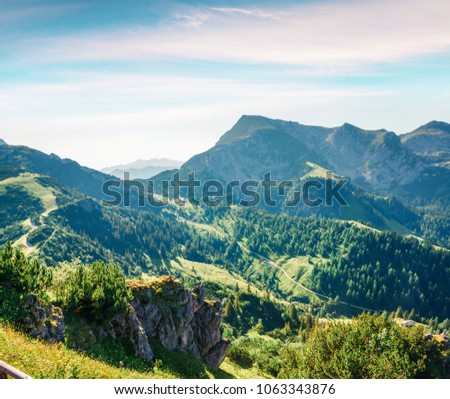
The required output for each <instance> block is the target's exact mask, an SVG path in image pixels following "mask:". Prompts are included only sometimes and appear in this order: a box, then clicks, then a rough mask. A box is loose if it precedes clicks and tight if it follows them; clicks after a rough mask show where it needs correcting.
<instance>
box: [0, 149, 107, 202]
mask: <svg viewBox="0 0 450 399" xmlns="http://www.w3.org/2000/svg"><path fill="white" fill-rule="evenodd" d="M0 166H1V167H3V168H11V169H16V170H19V171H25V172H29V173H36V174H39V175H47V176H51V177H52V178H53V179H54V180H56V181H58V182H60V183H61V184H64V185H66V186H68V187H71V188H72V189H75V190H77V191H79V192H80V193H83V194H86V195H90V196H92V197H95V198H99V199H101V198H102V196H103V195H102V184H103V183H104V182H105V181H107V180H111V179H112V177H111V176H108V175H105V174H103V173H100V172H97V171H96V170H93V169H89V168H87V167H84V166H81V165H80V164H78V163H77V162H75V161H72V160H70V159H61V158H60V157H58V156H57V155H55V154H51V155H47V154H44V153H43V152H41V151H38V150H34V149H31V148H28V147H24V146H10V145H2V146H0Z"/></svg>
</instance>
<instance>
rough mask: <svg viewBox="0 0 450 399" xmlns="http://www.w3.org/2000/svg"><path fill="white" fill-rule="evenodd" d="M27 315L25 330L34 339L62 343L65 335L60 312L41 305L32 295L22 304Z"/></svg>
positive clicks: (49, 305)
mask: <svg viewBox="0 0 450 399" xmlns="http://www.w3.org/2000/svg"><path fill="white" fill-rule="evenodd" d="M24 309H25V311H26V313H27V316H26V318H25V323H24V324H25V329H26V330H27V331H28V332H30V334H31V335H32V336H33V337H34V338H38V339H42V340H44V341H47V342H62V341H63V340H64V335H65V333H66V330H65V323H64V316H63V313H62V310H61V309H60V308H58V307H56V306H53V305H52V304H43V303H42V302H41V300H40V299H39V298H38V297H37V296H36V295H34V294H30V295H29V296H28V297H27V299H26V300H25V303H24Z"/></svg>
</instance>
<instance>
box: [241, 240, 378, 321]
mask: <svg viewBox="0 0 450 399" xmlns="http://www.w3.org/2000/svg"><path fill="white" fill-rule="evenodd" d="M238 244H239V246H240V247H241V248H242V249H244V250H245V251H247V252H248V253H250V254H252V255H254V256H256V257H258V258H259V259H261V260H263V261H265V262H266V263H268V264H270V265H271V266H273V267H275V268H276V269H278V270H279V271H281V272H282V273H283V274H284V275H285V276H286V278H288V279H289V281H291V282H292V283H294V284H295V285H297V286H299V287H300V288H302V289H304V290H305V291H306V292H309V293H310V294H312V295H315V296H317V297H318V298H322V299H333V298H332V297H330V296H327V295H323V294H320V293H319V292H316V291H313V290H311V289H309V288H307V287H305V286H304V285H303V284H301V283H299V282H298V281H296V280H294V279H293V278H292V277H291V276H290V275H289V274H288V273H287V272H286V270H284V269H283V268H282V267H281V266H279V265H277V264H276V263H275V262H274V261H273V260H271V259H269V258H267V257H265V256H263V255H261V254H258V253H256V252H254V251H252V250H250V249H249V248H247V247H246V246H245V245H244V244H242V243H238ZM339 304H340V305H345V306H350V307H352V308H355V309H359V310H364V311H367V312H382V310H379V309H378V310H377V309H370V308H365V307H363V306H357V305H353V304H351V303H348V302H345V301H339Z"/></svg>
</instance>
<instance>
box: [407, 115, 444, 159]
mask: <svg viewBox="0 0 450 399" xmlns="http://www.w3.org/2000/svg"><path fill="white" fill-rule="evenodd" d="M401 141H402V143H403V144H404V145H405V147H406V148H408V149H409V150H410V151H412V152H413V153H415V154H416V155H418V156H420V157H423V158H425V159H427V160H429V161H431V162H433V163H435V164H438V165H441V166H446V167H450V124H448V123H445V122H437V121H432V122H429V123H427V124H426V125H423V126H420V127H419V128H417V129H416V130H413V131H412V132H410V133H406V134H403V135H402V136H401Z"/></svg>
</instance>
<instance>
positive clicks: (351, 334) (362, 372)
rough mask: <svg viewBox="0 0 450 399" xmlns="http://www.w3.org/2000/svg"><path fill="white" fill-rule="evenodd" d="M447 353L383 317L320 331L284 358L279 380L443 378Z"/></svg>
mask: <svg viewBox="0 0 450 399" xmlns="http://www.w3.org/2000/svg"><path fill="white" fill-rule="evenodd" d="M445 356H446V349H445V348H444V346H443V345H441V344H439V343H438V342H436V341H434V340H431V341H426V340H425V339H424V331H423V329H422V328H421V327H413V328H411V329H405V328H403V327H400V326H399V325H398V324H396V323H395V322H393V321H390V320H388V319H387V318H385V317H383V316H369V315H367V314H363V315H360V316H359V317H358V318H357V319H354V320H353V321H352V322H351V323H342V322H334V323H330V324H328V325H326V326H325V327H316V328H315V329H314V330H313V331H312V333H311V335H310V336H309V338H308V340H307V341H306V343H305V344H304V345H302V346H300V347H294V346H291V345H288V346H287V347H286V348H285V349H284V351H283V354H282V359H281V362H282V364H283V369H282V371H281V373H280V375H279V376H280V377H281V378H420V377H422V378H424V377H426V378H443V377H445V370H444V359H445Z"/></svg>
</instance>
